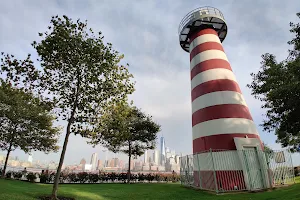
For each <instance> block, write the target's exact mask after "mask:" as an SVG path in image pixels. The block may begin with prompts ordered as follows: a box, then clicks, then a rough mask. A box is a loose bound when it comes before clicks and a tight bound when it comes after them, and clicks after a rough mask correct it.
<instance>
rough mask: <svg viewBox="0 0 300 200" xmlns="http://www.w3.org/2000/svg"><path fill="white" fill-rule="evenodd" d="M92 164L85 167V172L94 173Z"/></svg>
mask: <svg viewBox="0 0 300 200" xmlns="http://www.w3.org/2000/svg"><path fill="white" fill-rule="evenodd" d="M92 167H93V166H92V164H85V165H84V171H92V170H93V169H92Z"/></svg>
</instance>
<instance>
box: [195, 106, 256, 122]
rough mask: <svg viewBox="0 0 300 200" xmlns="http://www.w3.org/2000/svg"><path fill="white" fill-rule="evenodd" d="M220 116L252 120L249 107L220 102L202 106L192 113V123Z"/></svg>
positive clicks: (220, 117)
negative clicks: (219, 103)
mask: <svg viewBox="0 0 300 200" xmlns="http://www.w3.org/2000/svg"><path fill="white" fill-rule="evenodd" d="M222 118H243V119H249V120H252V117H251V114H250V112H249V109H248V108H247V106H245V105H240V104H221V105H215V106H209V107H206V108H202V109H200V110H197V111H196V112H194V113H193V116H192V125H193V126H195V125H197V124H199V123H202V122H206V121H209V120H214V119H222Z"/></svg>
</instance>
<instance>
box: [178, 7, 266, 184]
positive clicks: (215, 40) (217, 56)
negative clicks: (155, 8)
mask: <svg viewBox="0 0 300 200" xmlns="http://www.w3.org/2000/svg"><path fill="white" fill-rule="evenodd" d="M227 32H228V27H227V24H226V22H225V19H224V16H223V14H222V13H221V11H219V10H218V9H216V8H212V7H200V8H197V9H195V10H193V11H191V12H189V13H188V14H187V15H186V16H185V17H184V18H183V19H182V21H181V23H180V25H179V30H178V33H179V44H180V46H181V48H182V49H183V50H184V51H186V52H188V53H189V54H190V78H191V104H192V113H191V114H192V135H193V137H192V138H193V142H192V145H193V154H194V155H195V154H199V155H200V156H199V157H197V159H198V160H197V162H198V163H200V165H201V164H202V166H203V163H205V162H207V161H206V160H205V156H203V155H204V154H205V152H208V151H210V152H214V156H213V157H214V158H215V161H214V162H218V158H220V156H221V153H222V152H221V151H223V152H224V151H232V154H231V157H232V161H233V162H236V163H232V162H231V163H230V164H231V165H230V164H227V163H219V164H218V166H217V167H219V166H220V167H219V168H218V169H215V171H216V176H215V179H216V180H215V182H217V184H215V185H214V186H212V187H219V185H222V187H232V188H233V187H241V185H243V184H246V185H247V183H245V182H246V178H247V177H245V176H251V175H246V174H245V171H243V166H242V164H241V163H242V162H244V161H241V160H239V159H240V157H238V153H236V152H237V151H238V150H245V149H247V150H263V144H262V142H261V139H260V136H259V133H258V131H257V129H256V125H255V124H254V122H253V118H252V116H251V114H250V111H249V108H248V106H247V104H246V101H245V99H244V97H243V94H242V92H241V89H240V87H239V85H238V82H237V80H236V77H235V75H234V73H233V71H232V68H231V65H230V62H229V60H228V58H227V56H226V53H225V50H224V48H223V46H222V42H223V41H224V39H225V38H226V36H227ZM245 56H246V55H245ZM235 67H239V66H235ZM241 67H242V66H241ZM200 153H201V154H200ZM224 155H225V154H224ZM234 156H236V157H237V158H233V157H234ZM194 161H195V158H194ZM219 162H221V161H219ZM237 166H241V167H240V168H239V167H237ZM204 168H205V167H204ZM211 171H212V170H211V169H210V168H209V167H207V169H197V167H194V177H195V184H196V185H199V184H200V183H199V182H200V179H201V178H202V179H207V176H209V172H211ZM228 174H235V176H238V177H242V179H243V180H242V181H241V178H239V180H234V178H227V180H226V183H225V182H224V181H223V176H226V177H233V176H229V175H228ZM227 175H228V176H227ZM222 181H223V182H222Z"/></svg>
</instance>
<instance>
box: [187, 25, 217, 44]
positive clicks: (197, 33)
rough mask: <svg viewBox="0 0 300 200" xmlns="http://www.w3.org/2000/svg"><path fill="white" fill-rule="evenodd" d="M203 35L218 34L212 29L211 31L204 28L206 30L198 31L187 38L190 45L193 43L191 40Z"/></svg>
mask: <svg viewBox="0 0 300 200" xmlns="http://www.w3.org/2000/svg"><path fill="white" fill-rule="evenodd" d="M204 34H214V35H216V36H218V33H217V32H216V31H215V30H214V29H211V28H206V29H203V30H201V31H198V32H196V33H194V34H193V35H191V36H190V37H189V38H190V43H191V42H193V40H194V39H195V38H196V37H198V36H200V35H204Z"/></svg>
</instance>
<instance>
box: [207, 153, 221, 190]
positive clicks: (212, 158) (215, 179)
mask: <svg viewBox="0 0 300 200" xmlns="http://www.w3.org/2000/svg"><path fill="white" fill-rule="evenodd" d="M209 151H210V156H211V160H212V165H213V170H214V181H215V187H216V193H218V192H219V190H218V183H217V176H216V168H215V161H214V157H213V152H212V149H211V148H210V149H209Z"/></svg>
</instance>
